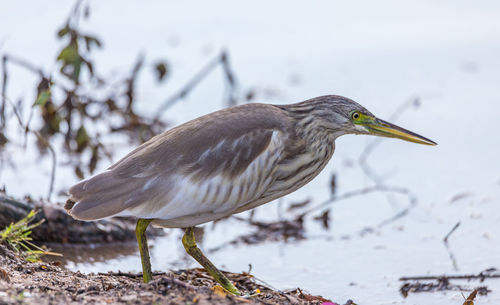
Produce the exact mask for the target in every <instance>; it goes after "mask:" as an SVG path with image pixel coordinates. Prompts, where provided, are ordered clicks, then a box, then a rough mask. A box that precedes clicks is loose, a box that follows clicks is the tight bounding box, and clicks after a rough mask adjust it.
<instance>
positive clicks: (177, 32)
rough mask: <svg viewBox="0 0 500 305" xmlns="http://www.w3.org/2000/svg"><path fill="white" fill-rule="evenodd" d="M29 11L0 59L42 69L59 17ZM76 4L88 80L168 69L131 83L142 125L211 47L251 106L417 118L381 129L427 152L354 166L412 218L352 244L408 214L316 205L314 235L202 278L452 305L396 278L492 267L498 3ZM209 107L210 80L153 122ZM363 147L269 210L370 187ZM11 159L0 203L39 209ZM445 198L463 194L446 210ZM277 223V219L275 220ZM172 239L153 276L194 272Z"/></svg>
mask: <svg viewBox="0 0 500 305" xmlns="http://www.w3.org/2000/svg"><path fill="white" fill-rule="evenodd" d="M30 3H31V4H30V5H27V4H26V3H23V4H18V3H9V4H8V5H6V4H4V5H3V6H4V8H3V9H2V10H0V28H1V29H2V30H1V32H0V52H8V53H13V54H16V55H18V56H22V57H24V58H29V59H31V60H32V61H34V62H35V63H37V64H39V65H42V66H44V67H46V68H48V69H51V70H53V71H55V70H56V69H57V67H54V66H53V65H52V62H51V61H52V59H53V58H54V57H55V55H54V54H55V52H56V50H57V49H58V48H59V47H60V45H59V44H58V43H56V39H55V34H54V33H55V29H56V28H57V27H59V26H60V25H61V24H62V21H63V20H64V18H65V16H66V14H67V12H68V11H69V9H70V6H71V4H70V3H67V1H52V2H50V3H43V4H41V3H38V2H36V1H31V2H30ZM91 3H92V5H91V6H92V15H91V19H90V22H89V23H87V24H84V27H85V28H86V29H88V30H89V31H96V32H97V33H99V35H100V37H101V38H102V40H103V41H104V42H105V48H104V49H103V50H102V51H99V52H98V54H97V67H100V69H103V70H102V73H104V74H105V75H112V74H116V73H125V72H127V71H128V70H129V68H130V65H131V64H132V62H133V61H134V59H135V58H136V56H137V54H138V53H139V52H140V51H143V52H145V53H146V55H147V58H148V59H149V60H150V61H153V60H155V59H157V58H163V57H164V58H166V59H167V60H168V61H169V63H170V64H171V71H172V74H171V75H170V79H169V80H168V82H167V85H165V86H161V87H158V86H157V85H156V82H155V81H154V80H153V78H152V76H151V75H150V74H149V73H147V72H144V73H143V74H142V75H141V78H140V83H139V84H138V86H137V88H138V100H137V101H138V104H137V105H138V106H139V107H140V108H141V109H139V110H140V111H143V112H144V113H148V112H152V110H153V109H156V106H157V105H159V104H160V103H161V102H162V101H164V100H165V98H166V97H168V96H169V95H170V94H172V93H173V92H175V90H176V89H178V88H179V87H180V86H181V85H182V84H184V83H185V82H186V81H187V80H188V79H189V77H190V76H191V75H193V74H194V73H195V72H196V71H197V70H198V69H199V68H200V67H201V66H203V64H205V63H206V62H207V61H208V60H209V59H210V58H211V57H212V56H214V55H216V54H217V52H218V51H219V50H220V49H221V48H226V49H228V50H229V52H230V55H231V59H232V64H233V67H234V70H235V71H236V74H237V76H238V78H239V80H240V83H241V84H242V85H244V86H256V87H258V88H260V89H265V90H268V91H272V92H273V94H272V95H270V96H268V97H267V98H266V99H265V101H266V102H275V103H284V102H292V101H300V100H303V99H306V98H310V97H313V96H318V95H323V94H331V93H335V94H341V95H345V96H348V97H350V98H353V99H354V100H356V101H358V102H360V103H361V104H363V105H364V106H365V107H367V108H368V109H369V110H371V111H372V112H373V113H375V114H376V115H378V116H380V117H381V118H388V117H389V116H390V115H391V114H392V113H393V112H394V111H395V110H396V109H397V108H398V106H400V105H401V104H402V103H403V102H404V101H407V100H410V99H412V98H415V97H419V98H420V100H421V106H420V107H418V108H412V109H409V110H407V111H405V112H404V113H403V114H402V115H401V116H400V117H399V118H398V120H397V122H396V123H398V124H400V125H402V126H403V127H407V128H409V129H411V130H413V131H416V132H418V133H420V134H422V135H424V136H427V137H429V138H430V139H432V140H435V141H436V142H438V143H439V146H437V147H426V146H420V145H415V144H411V143H404V142H400V141H395V140H384V141H383V142H382V143H381V145H380V146H379V147H377V148H376V150H375V151H374V152H373V154H372V155H371V156H370V158H369V163H370V164H371V166H372V167H373V168H374V170H375V171H376V172H377V173H378V174H380V175H381V176H382V177H384V181H385V183H387V184H390V185H398V186H402V187H406V188H408V189H410V190H411V191H412V193H413V194H416V196H417V198H418V205H417V206H416V207H414V208H413V209H411V211H410V213H409V214H408V215H407V216H405V217H403V218H401V219H399V220H398V221H395V222H393V223H391V224H389V225H387V226H385V227H382V228H379V229H377V228H376V229H375V231H374V233H372V234H365V235H360V234H359V232H360V231H362V230H363V229H364V228H366V227H377V225H378V224H379V223H381V222H382V221H384V220H386V219H388V218H389V217H391V216H392V215H394V214H396V213H397V212H399V211H401V210H403V209H405V208H406V207H407V206H408V202H407V199H406V197H404V196H398V197H395V199H394V200H388V198H387V196H386V195H385V194H380V193H373V194H370V195H366V196H361V197H355V198H351V199H349V200H345V201H340V202H337V203H335V204H333V205H332V211H331V215H332V222H331V228H330V229H329V230H327V231H325V230H323V229H322V228H321V227H320V226H319V225H318V224H317V223H316V222H314V221H307V236H308V239H306V240H304V241H298V242H272V243H271V242H267V243H263V244H259V245H252V246H229V247H225V248H223V249H222V250H220V251H217V252H214V253H212V254H211V255H210V257H211V258H212V259H213V261H214V262H215V263H216V264H217V265H219V266H224V268H226V269H228V270H231V271H247V270H248V264H251V265H252V273H253V274H255V275H256V276H257V277H258V278H261V279H263V280H265V281H266V282H268V283H270V284H272V285H273V286H275V287H278V288H281V289H285V288H293V287H296V286H300V287H304V288H306V289H307V290H308V291H309V292H310V293H313V294H321V295H324V296H326V297H330V298H333V299H335V300H340V301H343V300H345V299H348V298H353V299H355V300H356V301H358V302H359V303H360V304H424V303H427V304H437V303H439V304H450V305H451V304H453V305H455V304H460V302H461V301H462V302H463V299H462V296H461V295H460V293H459V292H456V291H450V292H443V293H441V292H439V293H430V294H426V293H423V294H410V296H409V297H408V298H406V299H404V298H402V297H401V296H400V294H399V292H398V289H399V286H400V285H401V283H400V282H399V281H398V278H399V277H400V276H408V275H424V274H444V273H446V274H454V273H477V272H479V271H482V270H484V269H486V268H489V267H500V261H499V260H498V253H500V247H499V244H500V243H499V239H500V229H499V228H500V226H499V223H500V208H499V200H500V165H499V162H498V154H499V148H500V137H499V136H498V134H497V131H498V126H497V125H498V123H497V122H498V118H497V116H498V111H499V110H500V107H499V106H498V105H499V101H500V95H499V92H498V83H499V81H500V73H499V72H500V57H499V56H498V54H500V18H499V17H500V7H499V6H500V4H498V2H495V1H476V2H475V3H473V4H472V3H470V2H468V1H441V2H432V1H420V2H418V3H412V4H409V3H402V2H398V1H389V0H388V1H377V2H376V3H375V2H373V3H372V2H349V1H337V2H321V1H313V2H307V3H305V2H304V3H290V2H285V1H278V2H273V3H269V2H265V1H257V2H255V1H253V2H251V3H236V2H234V3H233V2H231V1H224V0H220V1H214V2H210V3H205V2H202V1H198V2H194V3H190V4H188V3H165V2H161V1H157V2H151V3H148V5H147V6H144V4H143V3H141V2H139V1H133V2H128V3H127V4H126V5H125V4H123V3H121V2H118V1H108V2H98V1H95V2H91ZM21 5H22V6H21ZM118 7H119V14H117V13H116V12H117V10H118ZM31 81H32V80H30V78H29V75H28V74H27V73H23V72H21V71H20V70H13V72H12V73H11V79H10V90H11V91H10V95H11V98H12V99H14V100H16V99H17V98H18V97H25V98H28V97H30V96H33V94H34V92H33V88H34V87H33V84H32V83H31ZM223 95H224V86H223V83H222V77H221V74H220V73H219V72H216V73H214V74H212V75H211V76H210V77H209V78H208V79H207V80H206V81H204V82H203V83H202V84H200V86H199V87H198V88H197V89H196V90H195V91H193V92H192V94H191V95H190V96H189V97H188V98H187V99H186V100H184V101H183V102H182V103H179V104H177V105H175V106H174V107H173V108H172V109H171V110H169V112H168V113H167V114H166V115H165V118H166V119H170V120H172V121H174V122H177V123H180V122H183V121H186V120H189V119H192V118H194V117H197V116H199V115H201V114H205V113H208V112H210V111H214V110H217V109H219V108H220V107H222V105H221V100H222V97H223ZM371 140H372V138H369V137H364V136H362V137H361V136H360V137H355V136H345V137H342V138H340V139H338V141H337V150H336V152H335V155H334V157H333V160H332V161H331V162H330V164H329V165H328V166H327V168H326V169H325V170H324V171H323V173H322V174H321V175H320V176H319V177H317V178H316V179H315V180H314V181H313V182H312V183H310V184H309V185H307V186H306V187H304V188H302V189H300V190H299V191H297V192H296V193H294V194H292V195H290V196H288V197H286V198H285V199H284V200H283V203H282V207H281V210H282V211H283V210H285V208H286V206H287V204H289V203H291V202H296V201H300V200H303V199H306V198H310V199H312V202H313V203H312V204H318V203H319V202H322V201H323V200H324V199H325V198H327V197H328V196H329V187H328V185H329V179H330V176H331V174H332V173H336V174H337V177H338V192H339V194H342V193H344V192H347V191H350V190H354V189H357V188H362V187H366V186H369V185H371V184H370V183H371V181H370V180H369V178H368V177H367V176H366V175H365V174H364V172H363V171H362V169H361V168H360V167H359V165H358V158H359V156H360V154H361V153H362V151H363V149H364V147H365V146H366V145H367V144H369V143H370V141H371ZM127 149H128V148H127ZM127 149H123V153H124V152H125V151H126V150H127ZM20 151H21V150H20V149H19V148H18V149H17V150H16V149H13V151H12V153H16V154H15V158H16V160H17V161H18V162H23V163H22V164H23V172H24V173H29V174H22V175H21V174H19V173H18V172H16V171H13V170H6V169H4V171H3V172H2V173H1V176H0V183H1V184H6V185H7V189H8V191H9V193H10V194H13V195H17V196H21V195H23V194H25V193H32V194H35V195H39V196H45V194H46V187H47V183H45V182H47V180H48V179H47V173H48V172H49V168H48V165H49V164H50V162H48V160H47V161H43V162H42V163H40V161H39V160H38V159H37V158H36V157H35V156H36V154H34V153H32V152H29V151H28V152H20ZM24 164H26V166H25V167H24ZM107 165H108V164H103V165H102V166H103V167H106V166H107ZM57 178H58V179H57V181H58V182H57V186H56V190H59V189H64V188H66V187H67V186H69V185H71V184H72V183H73V182H76V179H75V177H74V176H73V175H72V174H71V173H70V172H69V171H66V170H64V169H60V170H59V171H58V176H57ZM40 181H41V182H42V183H40ZM457 194H467V196H464V197H463V198H462V199H460V200H453V198H454V197H455V196H456V195H457ZM278 211H279V209H278V204H277V202H274V203H269V204H268V205H266V206H264V207H261V208H259V209H257V212H256V217H257V218H258V219H267V220H271V219H276V218H277V217H278V214H279V213H278ZM281 216H282V217H290V216H289V215H287V214H286V213H284V212H282V213H281ZM458 221H460V222H461V225H460V226H459V227H458V229H457V230H456V231H455V232H454V233H453V234H452V236H451V237H450V248H451V250H452V251H453V254H454V256H455V258H456V263H457V265H458V268H459V270H458V271H456V270H455V269H454V267H453V264H452V261H451V259H450V257H449V253H448V252H447V251H446V249H445V247H444V244H443V242H442V239H443V238H444V236H445V235H446V234H447V233H448V232H449V231H450V230H451V228H452V227H453V226H454V225H455V224H456V223H457V222H458ZM205 227H206V234H205V238H204V240H203V242H202V244H201V246H202V247H203V248H204V249H211V248H215V247H217V246H219V245H221V244H224V243H225V242H227V241H230V240H232V239H233V238H235V237H237V236H239V235H241V234H245V233H248V232H249V231H250V230H252V229H251V228H249V227H248V226H247V225H244V224H242V223H241V222H238V221H236V220H228V221H226V222H223V223H220V224H218V225H217V226H215V228H214V229H212V226H211V225H210V224H208V225H206V226H205ZM180 236H181V233H180V231H178V230H170V231H169V234H168V235H167V236H165V237H161V238H158V239H157V240H155V241H154V243H153V250H152V265H153V268H154V269H156V270H166V269H169V268H183V267H187V266H196V265H195V264H194V263H193V262H192V260H190V259H188V258H186V256H185V254H184V252H183V249H182V246H181V244H180ZM131 251H134V250H133V248H132V245H131V248H127V249H124V250H123V251H120V255H119V256H118V257H114V258H108V257H106V256H103V255H102V253H103V252H104V253H106V252H107V251H106V250H103V251H96V250H93V251H91V253H97V255H96V256H95V257H94V259H93V260H94V261H93V262H92V261H90V262H89V261H85V259H84V260H83V261H82V260H80V259H75V261H74V262H70V263H69V265H68V267H69V268H70V269H73V270H82V271H85V272H96V271H107V270H114V271H116V270H122V271H139V268H140V263H139V258H138V254H137V253H136V252H131ZM82 253H83V252H82ZM99 253H101V254H99ZM86 255H87V254H85V255H83V258H85V256H86ZM457 283H459V282H457ZM459 284H460V283H459ZM463 284H464V285H470V286H474V285H478V286H479V285H482V284H486V285H488V286H489V287H490V289H492V290H493V292H492V293H491V294H489V295H488V296H486V297H479V298H478V299H477V302H476V303H477V304H498V303H499V302H500V292H499V291H500V283H499V282H498V280H497V281H493V280H492V281H486V282H485V283H482V284H480V283H463ZM464 294H467V293H464Z"/></svg>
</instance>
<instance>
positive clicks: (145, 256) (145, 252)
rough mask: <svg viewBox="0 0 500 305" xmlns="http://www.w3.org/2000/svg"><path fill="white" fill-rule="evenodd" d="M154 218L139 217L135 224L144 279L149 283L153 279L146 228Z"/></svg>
mask: <svg viewBox="0 0 500 305" xmlns="http://www.w3.org/2000/svg"><path fill="white" fill-rule="evenodd" d="M151 221H153V219H143V218H139V219H138V220H137V225H136V226H135V234H136V236H137V243H139V252H140V253H141V263H142V279H143V280H144V283H147V282H149V281H151V280H152V279H153V274H152V273H151V262H150V260H149V248H148V240H147V239H146V229H147V228H148V226H149V224H150V223H151Z"/></svg>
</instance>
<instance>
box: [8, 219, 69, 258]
mask: <svg viewBox="0 0 500 305" xmlns="http://www.w3.org/2000/svg"><path fill="white" fill-rule="evenodd" d="M37 213H38V212H37V211H35V210H32V211H31V212H29V213H28V215H26V216H25V217H24V218H23V219H21V220H19V221H17V222H15V223H11V224H10V225H9V226H7V227H6V228H5V229H3V230H2V231H0V243H5V244H7V245H8V246H10V247H11V248H12V250H14V252H15V253H16V254H17V255H18V256H19V257H22V258H24V259H25V260H27V261H29V262H38V261H40V257H41V256H42V255H56V256H62V255H61V254H59V253H55V252H50V251H47V250H45V249H43V248H41V247H39V246H37V245H35V244H34V243H32V238H31V237H30V234H31V231H32V230H33V229H34V228H36V227H37V226H39V225H41V224H42V223H43V222H44V221H45V220H44V219H42V220H40V221H37V222H34V220H35V216H36V214H37Z"/></svg>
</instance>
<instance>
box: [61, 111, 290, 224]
mask: <svg viewBox="0 0 500 305" xmlns="http://www.w3.org/2000/svg"><path fill="white" fill-rule="evenodd" d="M293 130H294V122H293V121H292V120H291V119H290V118H289V117H288V116H287V115H286V113H285V112H284V111H283V110H281V109H279V108H277V107H275V106H272V105H265V104H247V105H242V106H237V107H232V108H228V109H224V110H221V111H218V112H214V113H212V114H209V115H206V116H203V117H200V118H198V119H195V120H193V121H190V122H187V123H185V124H183V125H180V126H178V127H175V128H173V129H171V130H168V131H166V132H164V133H162V134H160V135H158V136H156V137H154V138H152V139H151V140H149V141H147V142H146V143H144V144H143V145H141V146H139V147H138V148H136V149H135V150H133V151H132V152H131V153H129V154H128V155H127V156H125V157H124V158H122V159H121V160H120V161H118V162H116V163H115V164H114V165H112V166H111V167H110V168H109V169H108V170H106V171H105V172H103V173H101V174H99V175H96V176H94V177H92V178H90V179H87V180H84V181H82V182H80V183H78V184H76V185H75V186H73V187H72V188H71V189H70V195H71V197H70V200H69V201H68V204H67V205H66V208H67V209H68V211H69V213H70V214H72V215H73V216H74V217H75V218H78V219H82V220H94V219H100V218H104V217H109V216H136V217H141V218H156V219H163V220H166V222H168V221H170V224H168V223H166V222H165V224H164V225H166V226H189V225H194V224H197V223H193V222H198V223H202V222H206V221H209V220H213V219H217V218H220V217H223V216H225V215H226V214H228V213H231V212H232V211H235V210H237V209H241V207H243V206H245V205H247V206H248V204H249V203H251V202H255V201H256V200H259V199H262V198H261V197H262V196H263V195H264V194H265V193H266V191H268V190H269V189H270V187H271V186H272V185H273V183H274V180H275V176H274V173H275V171H276V169H277V166H276V165H277V163H279V162H280V161H282V159H283V158H284V157H286V153H285V152H284V150H285V149H286V147H291V146H293V145H290V143H288V142H290V141H297V139H293V140H291V139H290V136H291V135H293V134H294V132H293Z"/></svg>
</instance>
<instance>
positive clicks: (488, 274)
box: [399, 268, 500, 282]
mask: <svg viewBox="0 0 500 305" xmlns="http://www.w3.org/2000/svg"><path fill="white" fill-rule="evenodd" d="M498 278H500V272H499V271H498V270H497V269H495V268H490V269H486V270H484V271H481V272H479V273H478V274H461V275H423V276H405V277H401V278H399V280H400V281H422V280H480V281H481V282H482V281H484V280H485V279H498Z"/></svg>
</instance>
